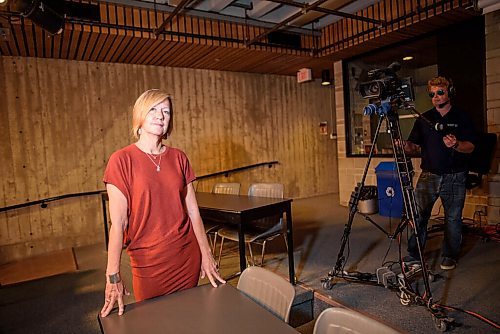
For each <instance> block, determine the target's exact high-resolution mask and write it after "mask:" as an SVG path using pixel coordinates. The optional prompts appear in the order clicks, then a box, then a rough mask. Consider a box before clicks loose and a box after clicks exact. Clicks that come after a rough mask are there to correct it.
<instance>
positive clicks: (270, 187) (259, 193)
mask: <svg viewBox="0 0 500 334" xmlns="http://www.w3.org/2000/svg"><path fill="white" fill-rule="evenodd" d="M283 189H284V187H283V184H281V183H253V184H251V185H250V187H249V188H248V196H256V197H270V198H283V197H284V190H283ZM251 226H252V228H254V229H257V230H262V231H264V230H267V229H270V228H273V230H276V231H282V230H283V229H284V226H283V220H282V219H281V215H275V216H271V217H266V218H262V219H258V220H254V221H252V224H251Z"/></svg>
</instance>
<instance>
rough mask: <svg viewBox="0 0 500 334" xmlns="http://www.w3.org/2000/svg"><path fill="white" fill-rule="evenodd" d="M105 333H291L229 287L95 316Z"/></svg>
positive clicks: (188, 292)
mask: <svg viewBox="0 0 500 334" xmlns="http://www.w3.org/2000/svg"><path fill="white" fill-rule="evenodd" d="M98 320H99V325H100V327H101V332H102V333H104V334H155V333H162V334H163V333H176V334H184V333H186V334H193V333H197V334H203V333H207V334H211V333H238V334H247V333H248V334H255V333H260V334H263V333H280V334H281V333H283V334H287V333H290V334H292V333H294V334H297V333H298V332H297V331H295V330H294V329H293V328H292V327H290V326H289V325H288V324H287V323H285V322H284V321H283V320H281V319H279V318H278V317H276V316H274V315H273V314H272V313H271V312H269V311H267V310H266V309H264V308H263V307H262V306H260V305H259V304H257V303H256V302H254V301H253V300H251V299H250V298H248V297H247V296H245V295H244V294H243V293H242V292H240V291H239V290H237V289H236V288H234V287H233V286H231V285H229V284H223V285H220V286H219V287H217V288H213V287H212V286H211V285H210V284H207V285H202V286H198V287H196V288H192V289H188V290H184V291H181V292H177V293H173V294H171V295H167V296H162V297H157V298H153V299H148V300H145V301H142V302H140V303H135V304H129V305H126V306H125V313H124V314H123V315H122V316H119V315H118V313H117V309H115V310H113V312H112V313H111V314H110V315H108V316H107V317H105V318H101V317H100V316H98Z"/></svg>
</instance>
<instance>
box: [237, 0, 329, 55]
mask: <svg viewBox="0 0 500 334" xmlns="http://www.w3.org/2000/svg"><path fill="white" fill-rule="evenodd" d="M326 1H328V0H318V1H316V2H315V3H313V4H311V5H308V4H304V6H303V8H302V10H299V11H298V12H296V13H295V14H293V15H291V16H289V17H287V18H286V19H285V20H283V21H281V22H280V23H278V24H276V25H275V26H274V27H272V28H271V29H269V30H267V31H264V32H263V33H262V34H260V35H258V36H256V37H254V38H253V39H252V40H251V41H249V42H247V43H245V45H246V46H247V47H248V46H250V45H252V44H254V43H256V42H258V41H260V40H261V39H262V38H264V37H265V36H267V35H269V34H270V33H272V32H274V31H276V30H278V29H279V28H281V27H283V26H285V25H287V24H288V23H290V22H292V21H293V20H295V19H297V18H299V17H301V16H302V15H304V14H305V13H307V12H308V11H310V10H313V9H314V8H316V7H318V6H319V5H321V4H323V3H325V2H326Z"/></svg>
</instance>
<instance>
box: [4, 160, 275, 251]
mask: <svg viewBox="0 0 500 334" xmlns="http://www.w3.org/2000/svg"><path fill="white" fill-rule="evenodd" d="M278 163H279V162H278V161H268V162H259V163H256V164H252V165H247V166H242V167H238V168H233V169H227V170H224V171H221V172H216V173H211V174H206V175H202V176H198V177H197V178H196V180H198V181H199V180H202V179H207V178H210V177H215V176H220V175H225V176H226V177H228V176H229V174H231V173H237V172H241V171H244V170H247V169H251V168H256V167H260V166H268V167H269V168H271V167H272V166H273V165H275V164H278ZM93 195H99V196H101V203H102V215H103V225H104V238H105V241H106V250H107V249H108V240H109V234H108V233H109V231H108V212H107V208H106V201H107V200H108V194H107V193H106V190H95V191H86V192H80V193H72V194H65V195H60V196H54V197H49V198H44V199H40V200H36V201H30V202H26V203H21V204H15V205H10V206H6V207H3V208H0V212H5V211H10V210H17V209H22V208H25V207H29V206H33V205H39V204H40V207H41V208H42V209H45V208H46V207H47V206H48V203H50V202H54V201H60V200H63V199H67V198H73V197H83V196H93Z"/></svg>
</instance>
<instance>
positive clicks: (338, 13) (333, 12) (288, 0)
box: [269, 0, 386, 26]
mask: <svg viewBox="0 0 500 334" xmlns="http://www.w3.org/2000/svg"><path fill="white" fill-rule="evenodd" d="M269 1H272V2H276V3H280V4H285V5H289V6H293V7H297V8H304V4H303V3H301V2H296V1H294V0H269ZM310 10H311V11H315V12H320V13H323V14H330V15H336V16H341V17H346V18H349V19H353V20H358V21H363V22H368V23H373V24H375V25H379V26H385V25H386V22H385V21H381V20H375V19H371V18H368V17H363V16H359V15H355V14H349V13H344V12H341V11H338V10H334V9H328V8H323V7H316V8H314V9H310Z"/></svg>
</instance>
